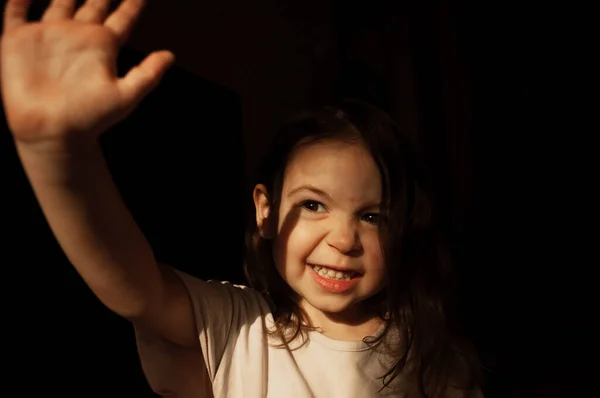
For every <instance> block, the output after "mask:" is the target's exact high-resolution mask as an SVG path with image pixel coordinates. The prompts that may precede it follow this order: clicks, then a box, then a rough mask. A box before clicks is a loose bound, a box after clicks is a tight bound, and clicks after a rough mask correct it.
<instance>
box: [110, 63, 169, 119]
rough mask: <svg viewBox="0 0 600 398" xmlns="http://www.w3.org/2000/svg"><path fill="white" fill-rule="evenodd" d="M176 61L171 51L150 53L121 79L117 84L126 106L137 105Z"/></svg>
mask: <svg viewBox="0 0 600 398" xmlns="http://www.w3.org/2000/svg"><path fill="white" fill-rule="evenodd" d="M174 61H175V55H173V53H172V52H170V51H157V52H153V53H151V54H149V55H148V56H147V57H146V58H145V59H144V60H143V61H142V62H141V63H140V64H139V65H138V66H135V67H133V68H132V69H131V70H130V71H129V72H127V74H126V75H125V76H124V77H123V78H121V79H119V81H118V83H117V85H118V88H119V90H120V91H121V97H122V98H123V101H124V102H125V107H126V108H129V109H131V108H133V107H135V106H136V105H137V104H138V103H139V102H140V101H141V100H142V99H143V98H144V97H145V96H146V95H147V94H148V93H149V92H150V91H152V89H153V88H154V87H156V86H157V85H158V83H159V82H160V80H161V79H162V77H163V75H164V74H165V72H166V71H167V70H168V69H169V67H170V66H171V65H172V64H173V62H174Z"/></svg>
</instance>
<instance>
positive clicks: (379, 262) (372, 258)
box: [363, 234, 385, 272]
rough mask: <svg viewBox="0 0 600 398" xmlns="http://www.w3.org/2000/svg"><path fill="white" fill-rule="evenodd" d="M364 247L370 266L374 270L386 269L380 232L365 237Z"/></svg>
mask: <svg viewBox="0 0 600 398" xmlns="http://www.w3.org/2000/svg"><path fill="white" fill-rule="evenodd" d="M363 249H364V253H365V257H366V260H367V262H368V266H369V268H371V270H372V271H376V270H378V271H381V272H383V271H384V267H385V264H384V256H383V250H382V248H381V244H380V242H379V236H378V234H372V235H368V236H366V237H364V238H363Z"/></svg>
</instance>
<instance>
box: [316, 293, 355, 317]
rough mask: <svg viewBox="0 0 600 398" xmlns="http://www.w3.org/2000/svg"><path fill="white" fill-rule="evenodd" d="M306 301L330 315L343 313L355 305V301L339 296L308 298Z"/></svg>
mask: <svg viewBox="0 0 600 398" xmlns="http://www.w3.org/2000/svg"><path fill="white" fill-rule="evenodd" d="M306 301H307V302H308V303H309V304H310V305H311V306H312V307H314V308H315V309H317V310H319V311H321V312H323V313H325V314H328V315H342V314H343V313H346V312H348V311H350V310H352V309H353V308H354V306H355V303H354V302H352V301H349V300H347V299H346V300H344V299H342V298H339V297H319V298H315V299H310V298H308V299H306Z"/></svg>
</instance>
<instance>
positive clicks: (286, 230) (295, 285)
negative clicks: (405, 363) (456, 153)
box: [254, 140, 385, 340]
mask: <svg viewBox="0 0 600 398" xmlns="http://www.w3.org/2000/svg"><path fill="white" fill-rule="evenodd" d="M381 194H382V186H381V174H380V172H379V169H378V168H377V165H376V164H375V161H374V160H373V158H372V157H371V155H370V154H369V152H368V151H367V149H366V148H365V147H364V146H363V145H362V144H361V143H360V142H358V143H348V142H343V141H333V140H332V141H324V142H320V143H316V144H311V145H307V146H302V147H300V148H299V149H297V150H296V151H295V153H294V155H293V156H292V158H291V159H290V161H289V163H288V166H287V169H286V173H285V178H284V183H283V189H282V197H281V205H280V208H279V214H278V217H277V227H276V231H273V230H274V229H275V228H273V227H272V226H270V225H269V222H272V221H273V219H272V218H270V217H269V216H270V214H269V210H270V207H269V201H268V192H267V190H266V187H265V186H263V185H257V186H256V188H255V190H254V200H255V204H256V210H257V212H256V216H257V223H258V225H259V229H260V231H261V233H262V234H263V236H265V237H267V238H271V239H273V240H274V242H273V256H274V260H275V264H276V266H277V270H278V271H279V273H280V275H281V276H282V278H283V279H284V280H285V281H286V282H287V283H288V284H289V285H290V287H291V288H292V289H294V291H295V292H296V293H298V295H299V296H300V297H301V298H302V299H301V302H300V305H301V306H302V307H303V308H304V310H305V311H306V313H307V314H308V316H309V318H310V322H311V323H312V324H313V326H316V327H318V328H319V329H320V331H321V332H322V333H323V334H325V335H326V336H328V337H331V338H334V339H338V340H361V339H362V338H364V337H365V336H367V335H370V334H372V333H373V332H375V331H376V329H377V328H378V327H379V325H380V320H379V319H378V318H377V316H376V315H375V314H371V313H368V312H365V311H364V309H363V306H362V305H361V303H362V302H363V301H364V300H365V299H367V298H369V297H371V296H373V295H374V294H376V293H378V292H379V291H381V289H382V288H383V286H384V284H385V272H384V271H385V269H384V261H383V253H382V250H381V246H380V241H379V232H378V226H377V224H378V221H379V211H380V203H381ZM309 264H317V265H323V266H331V267H338V268H341V269H348V270H352V271H355V272H359V273H360V276H359V277H358V278H357V279H356V280H355V281H353V283H352V284H351V286H350V287H349V288H347V289H344V290H343V291H341V292H340V291H331V290H329V289H326V288H323V286H322V285H321V284H320V283H319V282H318V278H315V275H314V271H313V269H312V268H311V267H310V266H309Z"/></svg>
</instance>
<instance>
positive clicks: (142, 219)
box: [0, 0, 585, 397]
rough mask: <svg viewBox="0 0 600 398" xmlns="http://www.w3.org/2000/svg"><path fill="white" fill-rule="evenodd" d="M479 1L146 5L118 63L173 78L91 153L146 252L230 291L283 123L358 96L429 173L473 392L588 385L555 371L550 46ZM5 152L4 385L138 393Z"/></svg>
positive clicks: (509, 11)
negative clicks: (482, 379) (262, 168)
mask: <svg viewBox="0 0 600 398" xmlns="http://www.w3.org/2000/svg"><path fill="white" fill-rule="evenodd" d="M46 3H47V2H44V1H34V8H33V9H32V17H35V16H36V15H39V11H40V10H41V9H42V8H41V7H43V5H44V4H46ZM481 3H482V2H477V1H470V0H456V1H449V0H447V1H443V0H438V1H412V2H386V1H380V0H371V1H366V0H356V1H352V2H349V1H336V0H331V1H325V0H306V1H303V2H289V1H286V2H281V1H276V0H256V1H252V2H247V1H241V0H227V1H221V2H201V1H183V0H179V1H166V0H153V1H151V2H150V4H149V6H148V8H147V10H146V12H145V14H144V16H143V18H142V20H141V21H140V23H139V26H138V29H137V30H136V32H135V34H134V36H133V37H132V39H131V42H130V43H129V44H128V45H127V46H126V47H125V48H124V50H123V53H122V57H121V60H120V68H121V70H122V71H125V70H127V69H128V68H129V67H130V66H132V65H134V64H135V63H136V62H138V61H139V60H140V59H141V58H142V57H143V56H144V54H146V53H147V52H148V51H151V50H155V49H160V48H168V49H171V50H173V51H174V52H175V54H176V56H177V58H178V60H177V65H176V66H175V67H174V68H173V69H172V70H170V71H169V72H168V73H167V75H166V77H165V79H164V81H163V83H162V84H161V85H160V87H159V88H158V89H157V90H155V92H153V93H152V94H151V95H150V96H149V97H148V99H147V100H146V101H144V103H143V104H142V105H141V106H140V108H139V109H138V110H137V111H136V112H135V113H134V114H133V115H132V116H131V117H130V118H129V119H128V120H126V121H125V122H123V123H121V124H120V125H118V126H116V127H115V128H113V129H112V130H111V131H109V132H108V133H107V134H106V135H105V136H104V138H103V145H104V147H105V150H106V155H107V158H108V160H109V164H110V166H111V170H112V172H113V175H114V178H115V182H116V183H117V185H118V187H119V189H120V190H121V192H122V194H123V198H124V200H125V201H126V203H127V205H128V206H129V208H130V210H131V211H132V212H133V214H134V216H135V218H136V219H137V221H138V222H139V224H140V225H141V227H142V229H143V231H144V232H145V234H146V236H147V237H148V239H149V240H150V241H151V243H152V245H153V247H154V249H155V251H156V255H157V257H158V258H159V259H160V260H163V261H166V262H169V263H171V264H172V265H174V266H176V267H178V268H180V269H182V270H185V271H187V272H189V273H192V274H194V275H197V276H199V277H202V278H209V279H223V280H231V281H235V282H241V281H242V279H241V278H242V272H241V267H242V261H243V257H242V254H243V228H244V222H245V220H246V214H245V206H246V205H247V202H248V201H249V200H250V190H249V188H250V179H249V177H250V176H251V174H252V170H253V169H254V167H255V166H256V163H257V161H258V160H259V159H260V158H261V156H263V155H264V151H265V143H266V142H268V140H269V139H270V138H271V136H272V134H273V133H274V131H275V129H276V127H277V126H278V125H279V124H280V123H281V122H282V121H283V120H284V119H285V118H286V117H287V116H289V114H290V113H291V112H293V111H295V110H298V109H302V108H305V107H308V106H315V105H319V104H324V103H327V102H330V101H331V100H332V99H335V98H337V97H340V96H354V97H358V98H361V99H365V100H368V101H371V102H373V103H374V104H376V105H379V106H381V107H382V108H384V109H385V110H387V111H388V112H389V113H390V114H392V115H393V116H394V117H395V118H396V119H397V120H398V122H399V123H400V125H401V126H402V127H403V128H404V129H405V130H406V131H407V132H408V133H409V134H410V135H411V136H412V137H413V138H414V139H415V141H416V142H418V143H419V147H420V150H421V152H422V154H423V156H424V157H425V158H426V160H427V162H428V164H429V165H430V166H431V172H432V174H433V176H434V178H435V181H436V183H437V184H436V186H437V189H438V196H439V199H440V202H441V203H442V204H443V206H442V210H443V213H442V214H443V215H444V225H445V226H446V228H447V230H448V231H449V232H450V236H451V237H452V242H453V244H454V248H455V252H456V255H457V265H458V268H459V270H460V273H461V278H462V284H461V287H462V290H461V303H462V307H461V309H462V312H461V313H462V315H463V318H464V319H465V323H466V326H467V330H468V332H469V333H470V335H471V336H472V337H473V339H474V341H475V343H476V344H477V347H478V349H479V351H480V354H481V357H482V360H483V363H484V365H485V367H486V378H487V382H488V384H487V386H486V388H485V393H486V396H488V397H558V396H569V397H570V396H573V397H575V396H580V394H581V393H582V390H581V391H579V390H578V389H582V387H581V384H580V383H579V382H578V381H577V378H578V377H579V378H583V377H585V376H583V373H582V372H581V370H580V369H579V368H578V365H576V364H575V363H574V362H569V363H568V366H567V368H569V369H566V370H565V369H564V366H563V365H565V361H564V359H559V356H560V355H561V353H562V351H563V348H564V346H565V345H572V344H573V342H565V341H564V340H562V341H561V340H559V337H558V333H559V332H558V330H559V328H560V325H561V324H562V323H564V322H565V319H567V318H566V316H567V315H566V313H567V312H568V316H569V322H571V324H572V325H575V324H577V322H579V323H581V320H580V318H578V315H576V313H574V312H573V311H565V310H564V309H562V308H561V307H560V306H559V300H558V299H557V293H556V292H555V291H554V289H553V287H552V284H551V283H550V276H549V275H550V272H549V271H548V269H549V268H550V264H551V263H552V262H555V261H559V260H558V259H557V255H558V252H557V250H556V246H555V245H556V242H557V238H556V236H555V235H556V234H555V233H554V231H553V229H552V228H553V225H556V219H557V217H559V216H558V214H557V212H556V211H555V208H552V206H551V205H550V204H549V202H548V195H549V193H548V191H549V187H552V186H553V184H554V181H555V179H557V178H559V177H560V178H562V176H560V175H559V174H557V173H556V166H555V163H556V161H557V160H556V158H555V157H552V156H548V151H547V145H548V126H550V125H552V124H553V123H554V122H555V121H554V120H553V119H552V115H551V114H550V113H549V110H548V108H547V107H546V103H547V97H546V92H545V91H544V90H542V89H541V87H542V86H543V85H544V84H543V83H544V77H545V74H546V71H547V67H546V66H547V65H546V62H547V61H546V59H545V58H543V57H542V49H543V48H544V47H545V45H546V42H547V40H548V38H547V36H546V33H545V30H544V29H543V28H542V27H541V24H539V23H537V22H536V21H537V20H538V18H537V17H538V16H539V9H538V8H536V7H535V6H534V5H533V4H530V3H525V2H523V3H519V4H515V5H513V6H510V5H508V4H503V6H502V7H501V6H498V7H497V8H494V7H492V6H491V5H488V6H485V7H484V6H482V5H481ZM0 140H1V142H0V151H1V152H0V161H1V162H2V165H3V166H2V175H3V178H2V181H3V183H2V192H3V195H2V197H3V200H4V201H5V202H4V203H6V204H5V205H4V206H3V208H4V210H3V212H2V219H1V221H0V222H1V223H2V231H3V233H4V235H5V237H4V239H3V240H2V247H3V251H4V252H5V253H7V255H6V256H5V259H6V263H5V264H4V274H5V277H4V278H3V282H4V286H5V288H4V289H3V295H4V312H5V314H4V325H5V326H4V328H3V329H4V331H5V332H6V333H7V334H5V338H4V341H5V344H6V345H7V347H6V348H5V349H4V350H3V359H4V361H5V367H9V368H10V371H9V373H6V374H7V375H8V380H7V382H5V385H8V386H9V387H7V388H8V389H9V390H7V391H10V388H15V389H19V390H20V392H21V395H27V393H32V394H33V393H35V394H37V395H39V394H45V393H46V394H48V395H50V394H52V395H54V394H59V395H61V396H118V397H120V396H136V397H137V396H152V395H151V392H150V390H149V388H148V387H147V385H146V382H145V380H144V378H143V375H142V373H141V369H140V366H139V362H138V359H137V354H136V347H135V342H134V337H133V330H132V328H131V327H130V325H129V324H128V323H127V322H126V321H124V320H121V319H120V318H118V317H117V316H115V315H113V314H112V313H110V312H109V311H108V310H107V309H105V308H104V307H103V306H102V305H101V304H100V303H99V302H98V300H97V299H96V298H95V297H94V296H93V295H92V294H91V292H90V291H89V290H88V289H87V287H86V286H85V284H84V283H83V281H82V280H81V279H80V277H79V276H78V275H77V274H76V272H75V271H74V270H73V268H72V267H71V266H70V264H69V263H68V262H67V261H66V259H65V257H64V255H63V254H62V253H61V250H60V248H59V247H58V245H57V244H56V241H55V239H54V238H53V236H52V234H51V233H50V231H49V229H48V226H47V225H46V223H45V221H44V219H43V217H42V214H41V212H40V210H39V207H38V205H37V203H36V201H35V198H34V197H33V194H32V192H31V189H30V188H29V185H28V183H27V180H26V178H25V175H24V173H23V171H22V169H21V167H20V164H19V162H18V159H17V157H16V154H15V151H14V146H13V144H12V141H11V137H10V134H9V132H8V130H7V129H6V125H5V124H4V125H3V126H2V131H1V134H0ZM550 191H552V188H550ZM550 195H551V194H550ZM561 384H562V385H563V386H564V385H568V393H565V391H564V390H563V393H562V394H561V393H560V392H559V386H560V385H561ZM563 388H564V387H563ZM42 396H44V395H42Z"/></svg>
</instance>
